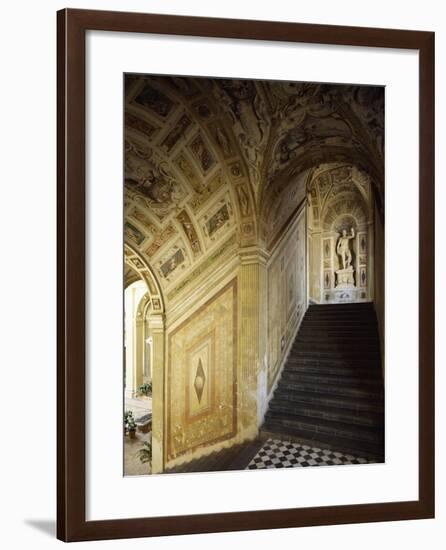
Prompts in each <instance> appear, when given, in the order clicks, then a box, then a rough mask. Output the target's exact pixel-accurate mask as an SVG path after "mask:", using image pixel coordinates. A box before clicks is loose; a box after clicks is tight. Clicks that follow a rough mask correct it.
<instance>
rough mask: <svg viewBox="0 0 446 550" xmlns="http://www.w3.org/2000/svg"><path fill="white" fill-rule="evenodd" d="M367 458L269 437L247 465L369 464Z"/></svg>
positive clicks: (289, 466) (249, 466) (258, 467)
mask: <svg viewBox="0 0 446 550" xmlns="http://www.w3.org/2000/svg"><path fill="white" fill-rule="evenodd" d="M368 462H369V461H368V460H367V459H365V458H361V457H357V456H353V455H350V454H343V453H340V452H337V451H330V450H328V449H319V448H317V447H310V446H309V445H301V444H299V443H292V442H291V441H280V440H278V439H267V440H266V442H265V443H264V445H263V446H262V448H261V449H260V450H259V451H258V453H257V454H256V455H255V456H254V458H253V459H252V460H251V462H250V463H249V464H248V466H247V468H246V469H247V470H260V469H265V468H299V467H305V466H334V465H340V464H367V463H368Z"/></svg>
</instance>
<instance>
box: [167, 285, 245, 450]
mask: <svg viewBox="0 0 446 550" xmlns="http://www.w3.org/2000/svg"><path fill="white" fill-rule="evenodd" d="M237 327H238V325H237V282H236V280H233V281H232V282H231V283H229V284H228V285H226V286H225V287H223V288H222V289H221V290H220V291H218V293H217V294H216V295H215V296H214V297H212V298H211V299H210V300H209V301H208V302H206V303H205V304H204V305H203V306H201V307H200V308H199V309H198V311H193V312H191V315H190V316H188V318H187V319H186V320H185V321H184V322H182V323H181V324H180V325H179V326H178V327H177V328H174V329H173V330H172V331H171V332H170V333H169V334H168V337H167V342H168V366H167V369H168V370H167V383H168V386H167V388H168V403H167V408H166V411H167V449H166V459H167V461H169V460H173V459H175V458H177V457H179V456H181V455H184V454H185V453H188V452H192V451H193V450H194V449H197V448H198V447H203V446H206V445H211V444H213V443H216V442H219V441H224V440H227V439H230V438H231V437H234V436H235V434H236V428H237V405H236V403H237V402H236V399H237V394H236V379H237V338H238V336H237V334H238V332H237Z"/></svg>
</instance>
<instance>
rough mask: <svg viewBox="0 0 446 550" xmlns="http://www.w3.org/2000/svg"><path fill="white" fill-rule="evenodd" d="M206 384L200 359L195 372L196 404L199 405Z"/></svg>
mask: <svg viewBox="0 0 446 550" xmlns="http://www.w3.org/2000/svg"><path fill="white" fill-rule="evenodd" d="M205 383H206V375H205V374H204V369H203V364H202V362H201V359H199V360H198V366H197V372H196V373H195V380H194V388H195V393H196V394H197V398H198V403H201V398H202V396H203V390H204V385H205Z"/></svg>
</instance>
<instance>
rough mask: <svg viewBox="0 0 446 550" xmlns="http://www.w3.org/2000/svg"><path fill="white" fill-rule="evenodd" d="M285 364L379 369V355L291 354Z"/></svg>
mask: <svg viewBox="0 0 446 550" xmlns="http://www.w3.org/2000/svg"><path fill="white" fill-rule="evenodd" d="M287 365H315V366H333V367H336V366H339V367H354V366H359V367H370V368H371V367H375V368H376V370H377V371H379V370H380V368H379V367H380V358H379V357H373V358H369V357H355V358H354V359H350V358H346V357H341V358H340V357H328V356H322V357H321V356H318V355H309V354H300V355H294V354H291V353H290V355H289V356H288V358H287Z"/></svg>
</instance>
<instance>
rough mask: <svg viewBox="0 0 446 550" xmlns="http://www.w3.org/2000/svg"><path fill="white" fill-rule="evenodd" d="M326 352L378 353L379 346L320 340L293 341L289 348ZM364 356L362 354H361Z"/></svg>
mask: <svg viewBox="0 0 446 550" xmlns="http://www.w3.org/2000/svg"><path fill="white" fill-rule="evenodd" d="M306 350H308V351H311V352H313V351H315V352H318V351H321V352H322V351H327V352H332V351H335V352H342V353H344V352H352V353H353V352H355V353H356V352H357V351H361V350H362V351H368V350H371V351H378V352H379V345H378V344H377V343H376V342H359V341H355V342H353V343H350V344H349V343H347V342H346V343H342V342H333V341H327V340H320V341H312V342H309V341H303V340H299V341H295V342H294V344H293V346H292V347H291V350H290V351H292V352H293V351H306ZM363 355H364V353H363Z"/></svg>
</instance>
